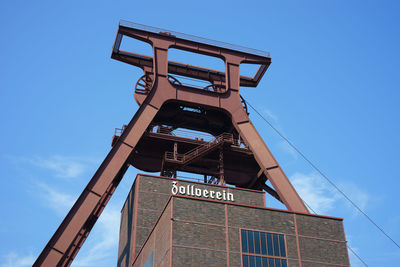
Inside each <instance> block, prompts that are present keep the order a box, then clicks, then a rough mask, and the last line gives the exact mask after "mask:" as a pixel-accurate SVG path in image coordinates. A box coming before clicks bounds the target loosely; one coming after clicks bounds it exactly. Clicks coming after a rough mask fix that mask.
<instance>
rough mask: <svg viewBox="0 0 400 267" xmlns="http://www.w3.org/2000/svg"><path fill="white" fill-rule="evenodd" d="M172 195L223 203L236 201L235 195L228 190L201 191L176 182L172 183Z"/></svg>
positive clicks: (192, 186) (193, 186)
mask: <svg viewBox="0 0 400 267" xmlns="http://www.w3.org/2000/svg"><path fill="white" fill-rule="evenodd" d="M171 193H172V194H173V195H178V194H179V195H186V196H192V197H204V198H211V199H217V200H223V201H232V202H233V201H235V200H234V198H233V193H227V192H226V190H222V192H221V190H218V191H214V190H209V189H200V188H197V187H196V186H195V185H187V186H183V185H179V186H178V184H177V182H176V181H174V182H172V188H171Z"/></svg>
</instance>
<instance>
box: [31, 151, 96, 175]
mask: <svg viewBox="0 0 400 267" xmlns="http://www.w3.org/2000/svg"><path fill="white" fill-rule="evenodd" d="M24 160H25V161H26V162H28V163H30V164H31V165H34V166H37V167H40V168H43V169H47V170H50V171H52V172H53V173H54V175H55V176H56V177H60V178H77V177H79V176H80V175H82V174H83V173H84V172H85V171H86V170H87V169H88V167H89V165H90V164H92V163H93V162H94V160H91V159H86V158H77V157H65V156H58V155H56V156H51V157H49V158H43V157H34V158H29V159H24Z"/></svg>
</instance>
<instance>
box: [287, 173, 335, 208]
mask: <svg viewBox="0 0 400 267" xmlns="http://www.w3.org/2000/svg"><path fill="white" fill-rule="evenodd" d="M291 180H292V184H293V186H294V187H295V189H296V191H297V192H298V193H299V195H300V197H301V198H302V199H303V200H304V201H305V202H306V203H307V204H308V205H310V207H311V208H312V209H313V210H314V211H315V212H316V213H318V214H325V213H327V212H328V211H330V210H332V209H333V207H334V203H335V201H337V200H338V195H337V194H335V193H333V192H332V189H331V188H330V187H329V186H328V184H327V183H326V182H325V181H324V180H322V178H321V177H320V176H318V175H317V174H316V173H311V174H302V173H295V174H294V175H293V176H292V177H291Z"/></svg>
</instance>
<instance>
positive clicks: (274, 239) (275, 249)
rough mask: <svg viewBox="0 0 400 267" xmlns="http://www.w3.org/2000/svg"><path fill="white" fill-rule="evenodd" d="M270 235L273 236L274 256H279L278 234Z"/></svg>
mask: <svg viewBox="0 0 400 267" xmlns="http://www.w3.org/2000/svg"><path fill="white" fill-rule="evenodd" d="M272 237H273V243H274V256H280V255H281V254H280V253H279V241H278V235H276V234H274V235H272Z"/></svg>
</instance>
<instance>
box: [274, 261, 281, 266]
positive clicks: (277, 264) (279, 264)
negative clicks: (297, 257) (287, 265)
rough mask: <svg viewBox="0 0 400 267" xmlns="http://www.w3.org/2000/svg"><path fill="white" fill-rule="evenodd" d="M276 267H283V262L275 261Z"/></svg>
mask: <svg viewBox="0 0 400 267" xmlns="http://www.w3.org/2000/svg"><path fill="white" fill-rule="evenodd" d="M275 267H281V260H280V259H275Z"/></svg>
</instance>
